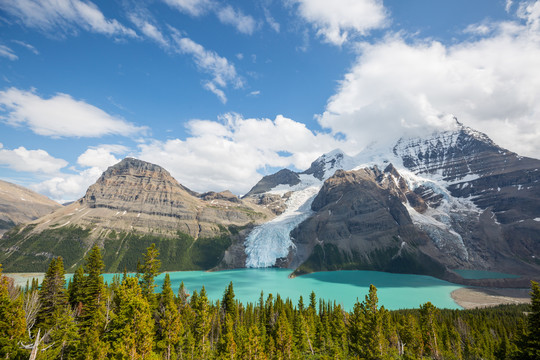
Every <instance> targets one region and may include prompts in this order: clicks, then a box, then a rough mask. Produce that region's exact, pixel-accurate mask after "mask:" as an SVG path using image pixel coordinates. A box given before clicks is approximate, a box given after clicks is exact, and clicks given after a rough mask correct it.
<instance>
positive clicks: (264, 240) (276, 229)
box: [244, 175, 322, 268]
mask: <svg viewBox="0 0 540 360" xmlns="http://www.w3.org/2000/svg"><path fill="white" fill-rule="evenodd" d="M301 180H302V182H301V183H300V184H298V185H296V186H293V187H290V186H286V189H284V187H283V186H281V185H280V186H279V187H276V188H274V189H272V190H271V191H270V192H271V193H274V194H275V193H281V192H283V193H285V192H288V191H294V192H293V193H292V194H291V196H290V197H289V199H288V200H287V202H286V205H287V209H286V210H285V211H284V212H283V213H282V214H281V215H279V216H278V217H276V218H275V219H274V220H272V221H270V222H267V223H264V224H262V225H260V226H257V227H256V228H254V229H253V230H252V231H251V233H250V234H249V235H248V237H247V239H246V241H245V243H244V244H245V251H246V254H247V259H246V267H248V268H261V267H270V266H274V265H275V263H276V260H277V259H278V258H283V257H286V256H287V255H288V254H289V249H290V248H291V247H294V244H293V242H292V240H291V236H290V233H291V231H292V230H293V229H294V228H295V227H296V226H298V225H299V224H300V223H301V222H302V221H304V220H305V219H307V218H308V217H309V216H311V215H312V214H313V211H312V210H311V203H312V202H313V199H315V196H317V193H318V192H319V190H320V188H321V186H322V182H321V181H319V180H317V179H315V178H314V177H313V176H311V175H301Z"/></svg>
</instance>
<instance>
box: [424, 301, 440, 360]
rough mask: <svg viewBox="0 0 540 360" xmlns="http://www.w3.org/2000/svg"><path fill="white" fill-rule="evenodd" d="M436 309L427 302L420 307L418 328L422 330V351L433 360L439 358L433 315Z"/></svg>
mask: <svg viewBox="0 0 540 360" xmlns="http://www.w3.org/2000/svg"><path fill="white" fill-rule="evenodd" d="M437 310H438V309H437V308H436V307H435V306H434V305H433V304H432V303H431V302H429V301H428V302H427V303H425V304H423V305H422V306H421V307H420V328H421V329H422V334H423V340H424V349H425V352H426V354H427V355H430V356H432V357H434V358H438V357H439V344H438V342H437V341H438V340H437V331H436V324H435V315H436V314H437Z"/></svg>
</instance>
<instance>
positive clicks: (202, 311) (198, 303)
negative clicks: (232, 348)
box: [191, 286, 212, 359]
mask: <svg viewBox="0 0 540 360" xmlns="http://www.w3.org/2000/svg"><path fill="white" fill-rule="evenodd" d="M191 301H192V302H193V303H194V305H193V309H194V310H195V324H194V325H195V327H194V335H195V341H196V349H197V354H198V355H199V356H200V357H201V358H202V359H205V358H206V357H207V356H208V354H209V351H210V343H209V340H208V333H209V332H210V328H211V325H212V319H211V313H210V304H209V303H208V297H207V296H206V289H205V288H204V286H203V287H202V289H201V293H200V294H199V295H197V293H196V292H195V291H194V292H193V296H192V298H191Z"/></svg>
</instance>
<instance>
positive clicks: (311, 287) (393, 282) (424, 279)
mask: <svg viewBox="0 0 540 360" xmlns="http://www.w3.org/2000/svg"><path fill="white" fill-rule="evenodd" d="M290 272H291V270H288V269H274V268H271V269H240V270H228V271H218V272H204V271H180V272H170V273H169V276H170V277H171V283H172V287H173V290H174V292H175V293H177V292H178V288H179V286H180V282H181V281H183V282H184V285H185V287H186V289H187V290H188V292H189V293H192V292H193V290H197V292H199V291H200V289H201V287H202V286H203V285H204V287H205V289H206V292H207V293H208V297H209V298H210V299H212V300H218V299H221V298H222V296H223V292H224V291H225V288H226V287H227V285H228V284H229V282H231V281H232V282H233V285H234V293H235V295H236V298H237V299H238V300H240V301H241V302H243V303H247V302H252V303H256V302H257V301H258V300H259V297H260V294H261V290H262V291H264V298H265V299H266V297H267V296H268V294H270V293H271V294H272V295H273V296H274V298H275V296H276V295H277V294H279V295H280V296H281V297H282V298H283V299H285V298H287V297H288V298H290V299H291V300H292V301H293V304H295V305H296V304H297V303H298V299H299V298H300V296H303V298H304V304H307V303H308V302H309V295H310V293H311V291H315V294H316V295H317V299H326V300H330V301H335V302H336V303H337V304H341V305H343V307H344V308H345V309H346V310H349V311H350V310H352V308H353V305H354V303H355V302H356V299H357V298H358V299H359V300H360V301H363V300H364V297H365V296H366V295H367V293H368V290H369V285H370V284H373V285H375V286H376V287H377V295H378V298H379V305H384V306H385V307H386V308H387V309H391V310H394V309H405V308H418V307H419V306H420V305H421V304H423V303H425V302H428V301H430V302H431V303H433V304H434V305H435V306H437V307H439V308H448V309H459V308H460V307H459V306H458V305H457V304H456V303H455V302H454V301H453V300H452V298H451V297H450V293H451V292H452V291H454V290H456V289H459V288H461V286H459V285H456V284H452V283H449V282H446V281H443V280H439V279H436V278H433V277H430V276H423V275H406V274H390V273H383V272H376V271H333V272H318V273H314V274H309V275H303V276H299V277H296V278H294V279H289V278H288V275H289V274H290ZM113 276H114V274H104V277H105V281H111V280H112V278H113ZM164 277H165V274H161V275H160V276H159V277H158V278H157V279H156V282H157V284H158V286H159V288H158V289H157V290H158V291H160V290H161V286H162V284H163V279H164Z"/></svg>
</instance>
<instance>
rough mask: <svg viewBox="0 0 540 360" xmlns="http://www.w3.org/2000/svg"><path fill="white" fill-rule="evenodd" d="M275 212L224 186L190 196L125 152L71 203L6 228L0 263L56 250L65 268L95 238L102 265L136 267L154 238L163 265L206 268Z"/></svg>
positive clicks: (16, 263)
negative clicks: (237, 239)
mask: <svg viewBox="0 0 540 360" xmlns="http://www.w3.org/2000/svg"><path fill="white" fill-rule="evenodd" d="M274 216H275V215H274V214H273V213H272V212H271V211H270V210H268V209H266V208H264V207H261V206H258V205H256V204H254V203H252V202H249V201H243V200H241V199H239V198H238V197H237V196H235V195H233V194H232V193H230V192H228V191H226V192H222V193H214V192H209V193H205V194H197V193H195V192H193V191H191V190H189V189H187V188H186V187H184V186H182V185H181V184H179V183H178V182H177V181H176V180H175V179H174V178H173V177H172V176H171V175H170V174H169V173H168V172H167V171H166V170H165V169H163V168H161V167H160V166H158V165H154V164H151V163H148V162H144V161H141V160H137V159H133V158H126V159H124V160H122V161H121V162H120V163H118V164H116V165H114V166H111V167H110V168H108V169H107V170H106V171H105V172H104V173H103V175H102V176H101V177H100V178H99V179H98V180H97V182H96V183H95V184H94V185H92V186H90V187H89V188H88V190H87V192H86V195H85V196H84V197H82V198H81V199H79V200H78V201H76V202H74V203H72V204H70V205H68V206H66V207H64V208H61V209H58V210H57V211H55V212H53V213H51V214H49V215H46V216H44V217H41V218H40V219H38V220H36V221H33V222H31V223H29V224H26V225H24V226H21V227H18V228H16V229H14V230H12V231H11V232H8V233H6V234H5V235H4V237H3V238H2V239H1V240H0V249H1V250H2V253H3V254H2V255H0V262H1V263H2V264H3V265H4V268H5V269H6V270H7V271H16V270H25V271H27V269H29V267H30V266H31V267H32V268H34V269H35V270H38V269H44V268H45V266H46V264H47V262H48V260H49V259H50V258H52V257H54V256H58V255H61V256H63V257H64V262H65V263H66V268H67V269H68V271H69V270H74V268H75V267H76V266H78V265H79V264H80V263H81V261H82V258H83V257H84V254H85V253H86V251H88V249H89V248H91V246H93V245H94V244H98V245H100V246H101V247H103V249H104V259H105V263H106V270H107V271H122V270H123V269H124V268H127V269H128V270H135V267H136V263H137V258H138V257H139V256H140V254H141V253H142V252H144V250H145V248H146V247H148V246H149V245H150V244H151V243H152V242H155V243H156V244H157V245H158V247H159V248H160V250H161V252H162V254H163V256H162V257H163V259H162V261H163V264H164V269H169V270H173V269H208V268H211V267H213V266H215V265H216V264H217V263H218V262H219V261H220V260H221V259H222V258H223V256H224V251H225V249H227V248H228V247H229V246H230V245H231V244H232V243H233V242H235V241H236V237H241V236H242V234H243V232H245V231H247V229H249V228H250V227H252V226H253V225H254V224H258V223H262V222H265V221H268V220H270V219H271V218H273V217H274Z"/></svg>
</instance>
